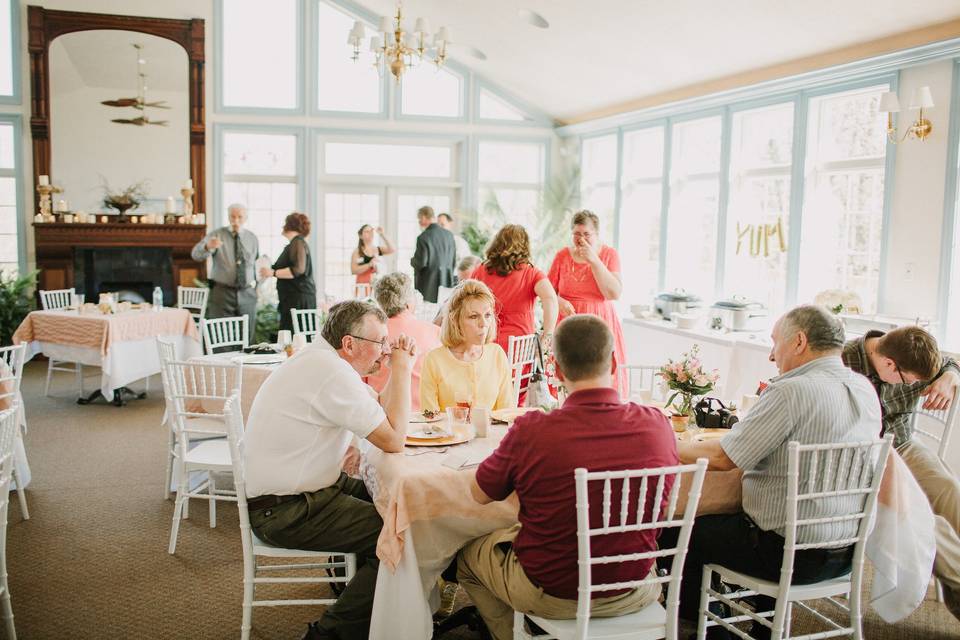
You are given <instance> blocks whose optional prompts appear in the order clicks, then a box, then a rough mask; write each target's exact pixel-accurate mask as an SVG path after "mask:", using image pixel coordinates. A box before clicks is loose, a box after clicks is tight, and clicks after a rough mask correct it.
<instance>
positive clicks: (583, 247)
mask: <svg viewBox="0 0 960 640" xmlns="http://www.w3.org/2000/svg"><path fill="white" fill-rule="evenodd" d="M571 229H572V231H573V247H564V248H563V249H561V250H560V251H558V252H557V255H556V256H554V258H553V264H552V265H550V272H549V274H548V276H547V277H549V278H550V283H551V284H553V288H554V289H556V291H557V295H558V296H559V302H560V320H563V319H564V318H565V317H567V316H570V315H573V314H575V313H590V314H593V315H595V316H597V317H599V318H600V319H602V320H603V321H605V322H606V323H607V326H609V327H610V331H612V332H613V339H614V350H613V355H614V359H615V360H616V363H617V366H618V367H623V366H624V365H626V363H627V354H626V350H625V349H624V346H623V330H622V329H621V327H620V317H619V316H618V315H617V312H616V309H615V308H614V306H613V301H614V300H617V299H618V298H619V297H620V293H621V291H622V290H623V284H622V283H621V281H620V254H618V253H617V250H616V249H614V248H613V247H608V246H607V245H605V244H602V243H601V242H600V232H599V229H600V218H598V217H597V215H596V214H595V213H593V212H591V211H578V212H577V213H576V214H574V216H573V224H572V225H571ZM616 380H617V388H618V389H619V391H620V396H621V397H622V398H626V397H627V395H628V394H627V377H626V375H625V373H624V370H623V369H620V370H618V372H617V375H616Z"/></svg>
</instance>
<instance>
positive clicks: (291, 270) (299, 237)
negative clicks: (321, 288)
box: [260, 213, 317, 331]
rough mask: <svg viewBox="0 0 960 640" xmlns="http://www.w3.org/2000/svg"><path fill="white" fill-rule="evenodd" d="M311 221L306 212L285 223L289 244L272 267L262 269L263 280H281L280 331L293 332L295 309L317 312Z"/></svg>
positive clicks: (294, 214) (278, 295) (284, 231)
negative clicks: (292, 310) (293, 310)
mask: <svg viewBox="0 0 960 640" xmlns="http://www.w3.org/2000/svg"><path fill="white" fill-rule="evenodd" d="M309 233H310V219H309V218H308V217H307V216H305V215H304V214H302V213H291V214H290V215H288V216H287V219H286V220H285V221H284V223H283V237H284V238H286V239H287V240H289V241H290V242H289V244H287V246H286V247H284V248H283V251H282V252H281V253H280V257H279V258H277V261H276V262H274V263H273V266H272V267H263V268H262V269H261V270H260V277H261V278H269V277H270V276H275V277H276V278H277V297H278V298H279V299H280V304H279V309H278V310H279V312H280V329H288V330H290V331H292V330H293V318H292V316H291V315H290V310H291V309H316V308H317V287H316V285H315V284H314V282H313V262H312V261H311V260H310V247H309V246H308V245H307V234H309Z"/></svg>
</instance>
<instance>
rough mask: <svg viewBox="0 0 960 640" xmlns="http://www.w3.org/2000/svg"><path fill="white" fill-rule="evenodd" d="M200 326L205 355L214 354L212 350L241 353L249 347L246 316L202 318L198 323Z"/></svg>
mask: <svg viewBox="0 0 960 640" xmlns="http://www.w3.org/2000/svg"><path fill="white" fill-rule="evenodd" d="M200 326H201V327H202V328H203V331H202V333H203V348H204V349H205V350H206V353H207V355H210V354H212V353H214V349H224V348H228V349H227V350H228V351H241V350H243V349H246V348H247V347H249V346H250V342H249V336H250V334H249V333H247V316H231V317H228V318H213V319H211V318H204V319H202V320H201V321H200ZM229 347H235V348H229Z"/></svg>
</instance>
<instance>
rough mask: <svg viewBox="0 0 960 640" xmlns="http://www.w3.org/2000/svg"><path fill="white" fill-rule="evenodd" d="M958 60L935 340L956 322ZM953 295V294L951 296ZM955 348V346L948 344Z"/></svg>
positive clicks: (959, 130) (959, 204)
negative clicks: (953, 315) (953, 308)
mask: <svg viewBox="0 0 960 640" xmlns="http://www.w3.org/2000/svg"><path fill="white" fill-rule="evenodd" d="M958 105H960V58H957V59H955V60H954V61H953V74H952V88H951V96H950V125H949V127H950V128H949V131H948V134H947V176H946V182H945V186H944V194H943V231H942V232H941V237H940V281H939V286H938V289H937V320H938V322H937V325H936V333H937V337H938V338H939V339H941V340H944V339H946V338H947V337H948V336H947V326H948V323H950V322H953V323H957V322H960V318H951V317H950V304H949V296H950V291H951V289H952V288H953V289H956V287H954V286H953V285H954V284H955V283H956V281H957V279H958V278H960V273H957V272H954V270H953V252H954V238H955V235H956V234H957V217H958V216H960V201H958V196H960V186H958V185H960V107H958ZM954 295H957V294H956V293H954ZM951 346H955V345H951Z"/></svg>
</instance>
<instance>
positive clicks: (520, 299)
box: [470, 224, 557, 355]
mask: <svg viewBox="0 0 960 640" xmlns="http://www.w3.org/2000/svg"><path fill="white" fill-rule="evenodd" d="M470 277H471V278H473V279H475V280H479V281H480V282H482V283H484V284H485V285H487V286H488V287H490V291H492V292H493V297H494V298H496V300H497V307H496V309H497V344H499V345H500V346H501V347H502V348H503V350H504V351H505V352H506V353H507V355H509V353H510V352H509V351H508V349H507V345H508V343H509V342H510V337H511V336H526V335H530V334H531V333H536V327H535V326H534V317H533V307H534V304H535V303H536V301H537V298H540V302H541V303H542V304H543V338H545V339H549V338H550V337H552V336H553V328H554V327H555V326H556V325H557V294H556V293H555V292H554V290H553V287H552V286H551V285H550V281H549V280H548V279H547V276H545V275H543V272H542V271H540V270H539V269H537V268H536V267H535V266H533V265H532V264H530V237H529V236H528V235H527V230H526V229H524V228H523V227H522V226H520V225H518V224H508V225H504V226H503V227H502V228H501V229H500V231H498V232H497V235H496V236H494V238H493V241H492V242H491V243H490V246H489V247H488V248H487V255H486V260H484V261H483V263H482V264H481V265H479V266H478V267H477V268H476V269H475V270H474V272H473V274H472V275H471V276H470Z"/></svg>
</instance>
